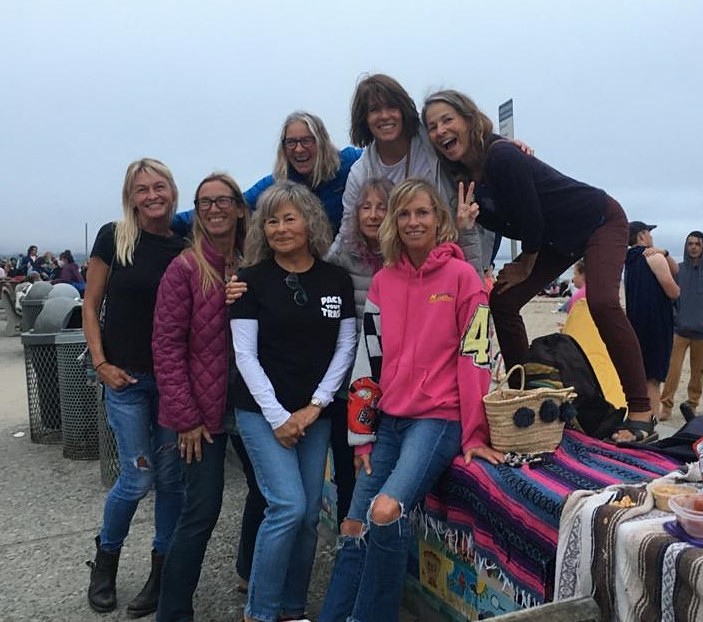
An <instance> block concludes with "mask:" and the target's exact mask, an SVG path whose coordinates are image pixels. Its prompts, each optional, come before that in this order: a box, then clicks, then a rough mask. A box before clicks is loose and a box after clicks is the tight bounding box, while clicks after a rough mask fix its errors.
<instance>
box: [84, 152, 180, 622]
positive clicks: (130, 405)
mask: <svg viewBox="0 0 703 622" xmlns="http://www.w3.org/2000/svg"><path fill="white" fill-rule="evenodd" d="M177 201H178V189H177V188H176V184H175V182H174V180H173V176H172V175H171V172H170V171H169V169H168V168H167V167H166V166H165V165H164V164H162V163H161V162H159V161H158V160H152V159H143V160H138V161H136V162H133V163H132V164H130V165H129V167H128V168H127V174H126V175H125V181H124V186H123V188H122V207H123V211H124V215H123V219H122V220H120V221H118V222H116V223H108V224H106V225H104V226H103V227H102V228H101V229H100V231H99V232H98V235H97V238H96V239H95V244H94V246H93V250H92V252H91V258H90V267H89V269H88V278H87V284H86V291H85V304H84V306H83V329H84V331H85V337H86V341H87V342H88V347H89V348H90V355H91V358H92V361H93V365H94V366H95V370H96V372H97V374H98V375H99V377H100V380H101V381H102V382H103V384H104V385H105V406H106V409H107V416H108V421H109V423H110V427H111V428H112V430H113V431H114V433H115V439H116V441H117V449H118V453H119V460H120V475H119V477H118V479H117V481H116V482H115V484H114V486H113V487H112V489H111V490H110V492H109V493H108V495H107V499H106V501H105V509H104V514H103V525H102V529H101V530H100V535H99V536H98V537H97V538H96V539H95V543H96V548H97V551H96V556H95V562H94V563H92V564H91V566H92V570H91V573H90V586H89V588H88V602H89V604H90V606H91V607H92V608H93V609H94V610H95V611H98V612H101V613H104V612H107V611H112V610H113V609H114V608H115V606H116V592H115V577H116V575H117V564H118V561H119V557H120V550H121V548H122V544H123V543H124V540H125V538H126V537H127V534H128V532H129V527H130V523H131V520H132V516H133V515H134V512H135V511H136V509H137V505H138V504H139V500H140V499H141V498H142V497H144V496H145V495H146V494H147V493H148V492H149V490H150V489H151V488H152V487H155V489H156V501H155V512H154V514H155V516H154V524H155V536H154V542H153V550H152V556H151V560H152V567H151V574H150V575H149V579H148V580H147V583H146V585H145V586H144V589H143V590H142V591H141V592H140V593H139V594H138V595H137V596H136V597H135V598H134V599H133V600H132V601H131V602H130V603H129V604H128V605H127V611H128V614H129V615H130V617H141V616H144V615H148V614H150V613H152V612H153V611H155V610H156V606H157V602H158V596H159V585H160V579H161V565H162V562H163V559H164V555H165V553H166V550H167V548H168V545H169V542H170V540H171V535H172V534H173V530H174V528H175V525H176V521H177V520H178V517H179V515H180V513H181V505H182V503H183V488H182V483H181V479H180V472H179V458H180V454H179V451H178V447H177V435H176V432H175V431H173V430H168V429H166V428H164V427H162V426H160V425H159V424H158V401H159V400H158V393H157V390H156V382H155V379H154V370H153V361H152V355H151V329H152V321H153V315H154V305H155V304H156V292H157V289H158V286H159V281H160V280H161V276H162V275H163V273H164V271H165V270H166V268H167V266H168V264H169V263H170V262H171V260H172V259H173V258H174V257H176V256H177V255H178V254H179V253H180V252H181V250H183V239H182V238H180V237H179V236H176V235H175V234H174V233H173V232H172V231H171V229H170V223H171V219H172V218H173V214H174V213H175V211H176V204H177ZM103 298H104V299H105V306H104V326H103V328H102V329H101V327H100V323H101V322H100V315H101V305H102V303H103Z"/></svg>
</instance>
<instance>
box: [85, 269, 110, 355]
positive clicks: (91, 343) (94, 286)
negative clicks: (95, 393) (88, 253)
mask: <svg viewBox="0 0 703 622" xmlns="http://www.w3.org/2000/svg"><path fill="white" fill-rule="evenodd" d="M109 271H110V266H108V265H107V264H106V263H105V262H104V261H103V260H102V259H100V257H91V258H90V263H89V264H88V273H87V274H86V277H87V278H86V286H85V294H84V298H83V332H84V333H85V340H86V342H87V343H88V348H89V349H90V357H91V359H92V360H93V366H96V367H97V366H98V365H100V364H101V363H102V362H103V361H104V360H105V353H104V352H103V342H102V338H101V336H100V323H99V319H98V318H99V314H100V307H101V306H102V302H103V297H104V296H105V287H106V286H107V275H108V272H109Z"/></svg>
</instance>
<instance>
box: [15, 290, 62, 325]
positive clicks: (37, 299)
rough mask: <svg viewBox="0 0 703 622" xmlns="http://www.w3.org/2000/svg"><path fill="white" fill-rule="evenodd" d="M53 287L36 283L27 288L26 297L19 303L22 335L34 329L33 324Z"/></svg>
mask: <svg viewBox="0 0 703 622" xmlns="http://www.w3.org/2000/svg"><path fill="white" fill-rule="evenodd" d="M53 287H54V286H53V285H52V284H51V283H48V282H46V281H37V282H36V283H34V284H33V285H32V287H30V288H29V291H28V292H27V295H26V296H25V297H24V298H23V299H22V302H21V303H20V304H21V305H22V320H21V328H22V332H23V333H26V332H27V331H29V330H32V329H33V328H34V322H35V321H36V319H37V317H39V314H40V313H41V310H42V309H43V308H44V303H45V302H46V299H47V297H48V296H49V293H50V292H51V290H52V289H53Z"/></svg>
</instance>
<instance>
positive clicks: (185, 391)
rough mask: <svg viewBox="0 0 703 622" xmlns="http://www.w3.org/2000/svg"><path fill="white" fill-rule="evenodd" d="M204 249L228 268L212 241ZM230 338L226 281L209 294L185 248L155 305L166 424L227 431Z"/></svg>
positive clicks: (170, 269)
mask: <svg viewBox="0 0 703 622" xmlns="http://www.w3.org/2000/svg"><path fill="white" fill-rule="evenodd" d="M203 251H204V253H205V256H206V258H207V260H208V261H209V262H210V263H211V264H212V265H213V266H214V267H215V268H216V269H217V271H218V272H219V273H220V274H224V269H225V260H224V257H223V256H222V255H220V254H219V253H218V252H217V251H216V250H215V249H214V248H213V247H212V246H211V245H210V244H209V243H208V242H207V241H204V243H203ZM228 341H229V329H228V326H227V310H226V308H225V292H224V287H221V286H217V287H215V288H214V289H211V290H209V291H208V292H207V293H206V294H203V290H202V287H201V286H200V277H199V273H198V268H197V266H196V264H195V260H194V258H193V255H192V253H190V252H188V251H185V252H184V253H183V254H181V255H180V256H179V257H177V258H176V259H175V260H174V261H172V262H171V264H170V265H169V267H168V268H167V270H166V272H165V273H164V276H163V278H162V279H161V284H160V285H159V291H158V294H157V297H156V308H155V309H154V331H153V336H152V341H151V347H152V351H153V353H154V373H155V375H156V382H157V386H158V389H159V423H161V425H163V426H165V427H167V428H171V429H173V430H176V431H177V432H186V431H188V430H192V429H193V428H195V427H196V426H198V425H201V424H202V425H204V426H205V427H206V428H207V429H208V431H209V432H210V433H212V434H216V433H218V432H222V419H223V416H224V414H225V413H224V411H225V400H226V397H227V364H228V363H227V360H228V354H227V353H228V347H229V345H228Z"/></svg>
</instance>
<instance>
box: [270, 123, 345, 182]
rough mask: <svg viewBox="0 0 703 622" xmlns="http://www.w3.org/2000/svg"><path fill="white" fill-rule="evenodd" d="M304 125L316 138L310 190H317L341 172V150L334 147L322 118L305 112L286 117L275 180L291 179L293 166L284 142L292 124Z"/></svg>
mask: <svg viewBox="0 0 703 622" xmlns="http://www.w3.org/2000/svg"><path fill="white" fill-rule="evenodd" d="M296 122H299V123H304V124H305V125H306V126H307V128H308V130H310V133H311V134H312V135H313V137H314V138H315V145H316V147H317V154H316V156H315V164H314V166H313V169H312V174H311V175H310V183H309V184H308V185H309V186H310V188H313V189H314V188H317V187H318V186H319V185H320V184H321V183H322V182H325V181H329V180H330V179H334V176H335V175H336V174H337V171H338V170H339V166H340V164H339V150H338V149H337V147H335V146H334V144H333V143H332V140H331V139H330V135H329V133H328V132H327V128H326V127H325V124H324V123H323V122H322V119H320V117H318V116H315V115H314V114H311V113H309V112H305V111H303V110H296V111H295V112H292V113H291V114H289V115H288V116H287V117H286V120H285V121H284V122H283V128H282V129H281V138H280V140H279V141H278V149H277V150H276V162H275V163H274V165H273V178H274V179H275V180H276V181H283V180H286V179H288V178H289V174H290V169H291V164H290V161H289V160H288V155H287V154H286V147H285V145H284V144H283V141H284V140H285V139H286V132H287V131H288V126H289V125H290V124H291V123H296Z"/></svg>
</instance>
